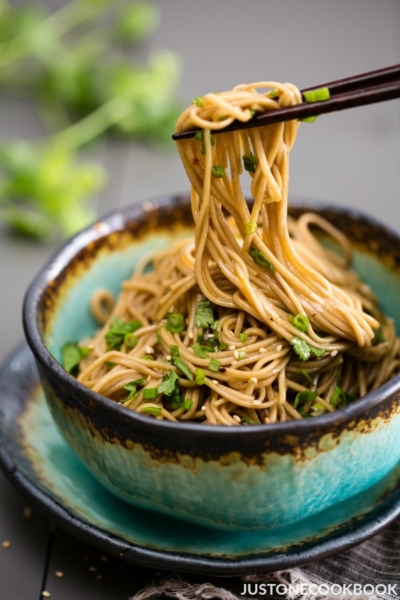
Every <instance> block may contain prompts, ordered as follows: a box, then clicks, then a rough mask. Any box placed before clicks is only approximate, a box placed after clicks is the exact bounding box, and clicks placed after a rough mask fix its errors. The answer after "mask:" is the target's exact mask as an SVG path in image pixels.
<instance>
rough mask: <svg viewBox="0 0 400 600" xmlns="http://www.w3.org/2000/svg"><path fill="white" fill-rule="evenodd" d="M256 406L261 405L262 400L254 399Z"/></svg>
mask: <svg viewBox="0 0 400 600" xmlns="http://www.w3.org/2000/svg"><path fill="white" fill-rule="evenodd" d="M253 404H254V406H260V404H262V400H253Z"/></svg>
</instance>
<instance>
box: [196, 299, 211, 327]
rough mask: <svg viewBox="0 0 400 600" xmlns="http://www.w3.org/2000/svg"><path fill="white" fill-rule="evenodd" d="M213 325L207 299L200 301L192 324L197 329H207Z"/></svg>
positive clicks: (209, 303) (209, 304)
mask: <svg viewBox="0 0 400 600" xmlns="http://www.w3.org/2000/svg"><path fill="white" fill-rule="evenodd" d="M213 323H214V313H213V309H212V306H211V302H210V301H209V300H207V299H203V300H200V302H199V303H198V305H197V309H196V312H195V315H194V324H195V325H196V326H197V327H208V326H209V325H212V324H213Z"/></svg>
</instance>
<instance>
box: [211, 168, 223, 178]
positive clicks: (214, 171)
mask: <svg viewBox="0 0 400 600" xmlns="http://www.w3.org/2000/svg"><path fill="white" fill-rule="evenodd" d="M211 175H212V176H213V177H216V178H217V179H220V178H222V177H226V174H225V167H223V166H222V165H216V166H215V167H213V168H212V170H211Z"/></svg>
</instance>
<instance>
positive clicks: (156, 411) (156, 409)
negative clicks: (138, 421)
mask: <svg viewBox="0 0 400 600" xmlns="http://www.w3.org/2000/svg"><path fill="white" fill-rule="evenodd" d="M150 389H151V388H150ZM140 411H141V412H144V413H148V414H149V415H154V416H155V417H159V416H160V415H161V413H162V408H161V406H141V407H140Z"/></svg>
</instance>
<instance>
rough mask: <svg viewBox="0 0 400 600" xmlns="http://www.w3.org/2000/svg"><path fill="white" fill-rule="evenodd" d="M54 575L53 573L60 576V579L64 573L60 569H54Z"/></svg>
mask: <svg viewBox="0 0 400 600" xmlns="http://www.w3.org/2000/svg"><path fill="white" fill-rule="evenodd" d="M54 575H55V576H56V577H60V579H61V577H64V573H63V572H62V571H55V572H54Z"/></svg>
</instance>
